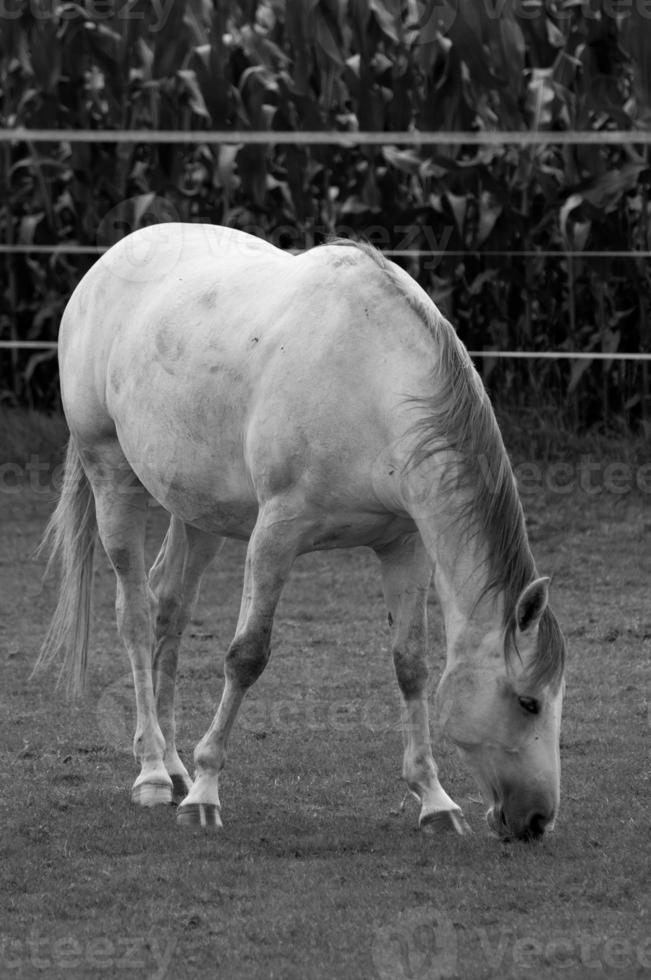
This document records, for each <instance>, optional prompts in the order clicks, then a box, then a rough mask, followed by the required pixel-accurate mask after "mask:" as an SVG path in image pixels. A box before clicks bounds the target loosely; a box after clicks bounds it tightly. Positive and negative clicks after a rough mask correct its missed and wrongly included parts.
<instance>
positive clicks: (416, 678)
mask: <svg viewBox="0 0 651 980" xmlns="http://www.w3.org/2000/svg"><path fill="white" fill-rule="evenodd" d="M393 664H394V667H395V671H396V677H397V678H398V685H399V687H400V690H401V691H402V694H403V696H404V697H405V698H406V699H407V700H410V699H411V698H415V697H418V695H419V694H421V693H422V692H423V691H424V689H425V687H426V685H427V678H428V675H429V671H428V669H427V662H426V660H425V657H424V656H418V655H415V654H414V653H412V652H409V651H407V650H405V649H403V648H402V647H394V649H393Z"/></svg>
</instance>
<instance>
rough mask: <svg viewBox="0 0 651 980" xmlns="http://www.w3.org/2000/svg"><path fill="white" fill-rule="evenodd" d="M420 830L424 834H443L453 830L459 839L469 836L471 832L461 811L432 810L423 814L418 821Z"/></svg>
mask: <svg viewBox="0 0 651 980" xmlns="http://www.w3.org/2000/svg"><path fill="white" fill-rule="evenodd" d="M419 826H420V829H421V830H422V831H423V833H425V834H438V833H445V832H446V831H448V830H454V831H456V833H457V834H459V835H460V836H461V837H464V836H465V835H466V834H471V833H472V830H471V829H470V826H469V824H468V822H467V820H466V818H465V817H464V815H463V813H462V811H461V810H434V811H433V812H432V813H425V814H423V816H422V817H421V818H420V820H419Z"/></svg>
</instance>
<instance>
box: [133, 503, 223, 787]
mask: <svg viewBox="0 0 651 980" xmlns="http://www.w3.org/2000/svg"><path fill="white" fill-rule="evenodd" d="M222 544H223V538H218V537H214V536H213V535H210V534H206V533H205V532H203V531H199V530H197V529H196V528H193V527H191V526H190V525H187V524H184V523H183V522H182V521H180V520H178V519H177V518H176V517H172V519H171V521H170V526H169V528H168V531H167V534H166V535H165V540H164V541H163V545H162V547H161V550H160V552H159V555H158V557H157V559H156V561H155V562H154V564H153V566H152V568H151V571H150V572H149V590H150V596H151V599H152V614H153V621H154V624H155V625H154V648H153V655H152V666H153V674H154V692H155V695H156V709H157V715H158V722H159V724H160V727H161V731H162V733H163V736H164V738H165V756H164V760H163V761H164V764H165V768H166V769H167V772H168V774H169V776H170V779H171V780H172V802H174V803H180V801H181V800H182V799H184V797H185V796H186V795H187V794H188V792H189V791H190V789H191V787H192V779H191V778H190V775H189V773H188V771H187V769H186V768H185V766H184V764H183V762H182V760H181V757H180V756H179V753H178V750H177V747H176V719H175V698H176V671H177V666H178V655H179V645H180V642H181V636H182V634H183V631H184V629H185V627H186V626H187V624H188V622H189V620H190V617H191V616H192V610H193V608H194V605H195V602H196V598H197V595H198V593H199V586H200V584H201V577H202V575H203V573H204V571H205V570H206V568H207V567H208V565H209V564H210V562H211V561H212V559H213V558H214V557H215V555H216V554H217V552H218V551H219V549H220V547H221V545H222Z"/></svg>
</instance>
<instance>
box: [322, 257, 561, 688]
mask: <svg viewBox="0 0 651 980" xmlns="http://www.w3.org/2000/svg"><path fill="white" fill-rule="evenodd" d="M328 244H329V245H348V246H352V247H354V248H356V249H358V250H360V251H361V252H363V253H364V254H365V255H366V256H368V257H369V258H370V259H372V261H373V262H375V264H376V265H377V266H378V267H379V268H380V269H381V270H382V271H383V272H384V274H385V275H386V276H387V277H388V278H389V279H390V281H391V282H392V284H393V285H394V287H395V288H396V289H397V290H398V291H399V292H400V293H401V294H402V296H403V297H404V299H405V300H406V301H407V303H408V304H409V306H410V307H411V308H412V309H413V310H414V311H415V312H416V314H417V315H418V316H419V318H420V319H421V321H422V322H423V323H424V325H425V326H426V327H427V329H428V330H429V332H430V334H431V335H432V337H433V339H434V341H435V344H436V348H437V351H438V355H439V356H438V361H437V363H436V364H435V366H434V368H433V372H432V393H431V394H428V395H426V396H425V397H412V398H410V399H409V400H410V402H411V403H413V404H414V405H415V406H417V407H418V408H419V409H420V411H419V414H420V415H421V417H420V419H419V421H418V422H417V423H416V424H415V425H414V427H413V433H414V435H415V436H416V441H415V446H414V449H413V453H412V457H411V460H410V462H409V465H410V466H417V465H418V464H419V463H421V462H423V461H425V460H427V459H430V458H431V457H432V456H434V455H435V454H437V453H439V452H442V451H450V450H452V451H453V452H454V454H455V457H456V462H457V466H456V467H455V468H454V469H455V472H454V478H453V479H452V480H444V481H443V486H442V492H443V493H447V494H449V495H450V497H452V496H453V495H454V496H455V498H456V497H457V496H458V499H459V501H461V502H460V504H457V505H456V509H457V513H456V516H455V523H458V525H459V528H460V530H461V539H462V540H466V541H468V540H470V539H471V538H472V537H474V536H475V535H481V536H482V537H483V539H484V541H485V543H486V564H487V581H486V584H485V586H484V588H483V590H482V593H481V595H480V596H479V599H478V600H477V601H478V602H479V601H480V600H481V599H482V598H483V597H485V596H486V595H498V594H501V595H502V596H503V599H504V605H503V610H504V613H503V615H504V620H503V626H504V629H505V650H504V653H505V657H506V658H508V657H509V656H510V655H511V654H512V653H516V654H517V644H516V640H515V636H516V621H515V609H516V604H517V601H518V599H519V597H520V594H521V593H522V590H523V589H524V588H525V586H526V585H528V584H529V583H530V582H531V581H532V580H533V579H534V578H536V576H537V571H536V566H535V562H534V559H533V555H532V553H531V549H530V547H529V541H528V537H527V530H526V525H525V518H524V512H523V510H522V504H521V502H520V497H519V494H518V490H517V486H516V482H515V477H514V475H513V470H512V468H511V463H510V461H509V457H508V455H507V452H506V448H505V446H504V442H503V440H502V435H501V432H500V430H499V427H498V424H497V420H496V418H495V413H494V411H493V407H492V405H491V402H490V399H489V397H488V394H487V392H486V389H485V388H484V385H483V383H482V381H481V379H480V377H479V375H478V374H477V371H476V370H475V368H474V366H473V363H472V361H471V359H470V355H469V354H468V352H467V350H466V348H465V347H464V346H463V344H462V343H461V341H460V340H459V338H458V336H457V334H456V332H455V330H454V328H453V327H452V326H451V324H450V323H449V322H448V321H447V320H446V319H445V317H443V316H442V314H441V313H440V312H439V310H438V309H437V308H436V306H435V305H434V303H432V302H431V300H430V299H429V297H428V296H427V294H425V293H424V292H421V291H420V290H419V289H417V288H415V289H413V290H411V289H410V282H411V280H409V279H407V278H406V277H405V276H403V275H401V274H400V272H399V271H398V268H397V267H396V266H395V265H394V264H393V263H392V262H389V261H388V260H387V259H386V258H385V257H384V256H383V255H382V254H381V252H379V251H378V250H377V249H376V248H374V247H373V246H372V245H369V244H367V243H365V242H357V241H352V240H350V239H335V240H334V241H331V242H328ZM415 285H416V284H415V283H414V286H415ZM455 502H456V501H455ZM564 656H565V643H564V640H563V635H562V633H561V630H560V627H559V625H558V622H557V620H556V617H555V616H554V614H553V612H552V611H551V609H549V607H547V608H546V609H545V611H544V612H543V615H542V617H541V620H540V625H539V629H538V642H537V647H536V651H535V653H534V656H533V658H532V660H531V662H530V664H529V665H528V668H527V680H528V682H529V683H530V684H531V685H532V687H533V688H536V687H539V686H545V685H548V684H554V685H555V684H556V683H558V681H559V679H560V675H561V673H562V671H563V667H564Z"/></svg>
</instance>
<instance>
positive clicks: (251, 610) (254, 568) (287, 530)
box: [177, 505, 298, 829]
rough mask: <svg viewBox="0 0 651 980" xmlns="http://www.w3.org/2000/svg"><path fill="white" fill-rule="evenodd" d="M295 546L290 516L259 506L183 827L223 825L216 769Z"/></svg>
mask: <svg viewBox="0 0 651 980" xmlns="http://www.w3.org/2000/svg"><path fill="white" fill-rule="evenodd" d="M297 551H298V530H297V528H296V527H295V525H294V522H293V521H292V519H291V518H286V517H285V516H284V515H283V513H282V512H281V511H280V510H279V509H278V508H277V507H274V506H270V505H268V506H267V507H265V508H263V509H261V511H260V514H259V517H258V521H257V523H256V526H255V529H254V531H253V534H252V536H251V540H250V542H249V547H248V550H247V555H246V566H245V572H244V589H243V594H242V603H241V608H240V616H239V620H238V624H237V629H236V632H235V637H234V639H233V641H232V643H231V645H230V647H229V650H228V653H227V654H226V660H225V665H224V677H225V680H224V690H223V692H222V697H221V701H220V703H219V707H218V709H217V714H216V715H215V718H214V720H213V722H212V724H211V726H210V728H209V729H208V731H207V732H206V734H205V735H204V737H203V738H202V739H201V741H200V742H199V744H198V745H197V747H196V749H195V752H194V761H195V766H196V772H195V781H194V784H193V786H192V789H191V790H190V792H189V793H188V795H187V797H186V798H185V800H184V801H183V803H182V804H181V806H180V807H179V810H178V814H177V820H178V822H179V823H180V824H181V825H183V826H201V827H206V828H213V829H215V828H219V827H221V826H222V822H221V804H220V799H219V774H220V772H221V770H222V768H223V766H224V762H225V760H226V751H227V745H228V739H229V736H230V733H231V729H232V727H233V724H234V722H235V718H236V716H237V712H238V710H239V708H240V705H241V703H242V701H243V699H244V696H245V694H246V692H247V691H248V689H249V688H250V687H251V685H252V684H253V683H255V681H256V680H257V679H258V677H259V676H260V674H261V673H262V671H263V670H264V668H265V666H266V664H267V661H268V659H269V653H270V648H271V646H270V642H271V629H272V625H273V617H274V613H275V611H276V606H277V604H278V600H279V598H280V594H281V592H282V589H283V586H284V584H285V582H286V580H287V576H288V575H289V572H290V569H291V566H292V564H293V561H294V558H295V556H296V554H297Z"/></svg>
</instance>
